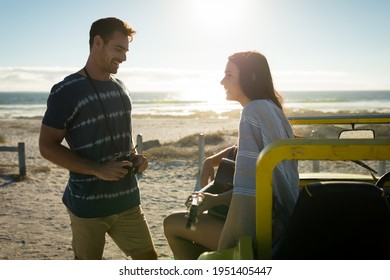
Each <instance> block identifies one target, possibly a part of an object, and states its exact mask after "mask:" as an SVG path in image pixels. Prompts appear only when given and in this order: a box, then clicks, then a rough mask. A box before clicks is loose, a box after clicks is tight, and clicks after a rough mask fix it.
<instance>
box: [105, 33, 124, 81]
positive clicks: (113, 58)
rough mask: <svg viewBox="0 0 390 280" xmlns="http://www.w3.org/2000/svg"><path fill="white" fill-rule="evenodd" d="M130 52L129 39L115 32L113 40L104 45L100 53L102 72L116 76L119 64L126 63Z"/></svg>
mask: <svg viewBox="0 0 390 280" xmlns="http://www.w3.org/2000/svg"><path fill="white" fill-rule="evenodd" d="M128 51H129V38H128V37H127V36H126V35H124V34H122V33H121V32H118V31H115V32H114V33H113V35H112V37H111V39H110V40H109V41H108V42H107V43H106V44H102V47H101V48H100V52H99V61H100V65H101V70H103V71H105V72H107V73H109V74H116V73H117V72H118V68H119V64H120V63H122V62H124V61H126V53H127V52H128Z"/></svg>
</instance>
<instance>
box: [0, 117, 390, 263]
mask: <svg viewBox="0 0 390 280" xmlns="http://www.w3.org/2000/svg"><path fill="white" fill-rule="evenodd" d="M40 121H41V120H40V118H21V119H2V120H0V129H1V130H0V137H1V140H2V143H0V146H16V145H17V143H18V142H24V143H25V145H26V164H27V177H26V178H25V179H23V180H20V181H18V180H17V173H18V158H17V153H13V152H2V153H1V157H0V259H2V260H70V259H72V258H73V251H72V248H71V230H70V225H69V218H68V214H67V212H66V209H65V206H64V205H63V204H62V201H61V197H62V193H63V190H64V187H65V184H66V181H67V171H66V170H64V169H62V168H60V167H57V166H55V165H53V164H51V163H50V162H48V161H46V160H44V159H43V158H42V157H41V156H40V154H39V151H38V135H39V127H40ZM237 125H238V116H237V118H226V119H220V118H210V119H193V118H167V117H166V118H165V117H160V118H141V117H139V118H134V124H133V130H134V135H137V134H142V136H143V141H144V142H146V141H150V140H159V142H160V144H162V146H161V147H159V148H157V149H154V152H153V149H151V150H150V151H145V154H146V155H147V156H148V158H150V166H149V168H148V170H147V171H146V172H145V173H144V174H142V176H141V178H140V189H141V195H142V207H143V209H144V212H145V215H146V218H147V220H148V223H149V226H150V230H151V232H152V236H153V241H154V243H155V247H156V250H157V253H158V257H159V259H172V258H173V257H172V253H171V251H170V249H169V247H168V245H167V242H166V239H165V237H164V234H163V225H162V222H163V219H164V217H166V216H167V215H168V214H170V213H172V212H174V211H178V210H185V206H184V201H185V199H186V198H187V196H188V194H189V193H190V192H191V191H192V190H193V188H194V186H195V182H196V176H197V172H198V161H197V148H198V147H197V145H196V139H197V138H196V135H197V134H199V133H204V134H205V135H214V136H215V137H214V138H213V139H209V140H208V139H206V153H207V154H209V153H212V152H213V151H216V150H219V149H220V148H222V147H226V146H228V145H232V144H233V143H234V141H235V134H236V132H237ZM308 131H310V128H306V133H308ZM300 132H301V133H302V132H304V131H300ZM386 133H387V135H389V134H388V131H387V132H386ZM183 138H184V139H185V140H182V139H183ZM191 141H192V142H195V144H188V143H190V142H191ZM302 168H305V166H303V167H302ZM307 168H310V165H308V166H307ZM337 168H338V170H340V168H341V169H342V168H345V170H348V171H352V172H353V171H355V169H357V170H358V171H361V169H359V168H360V167H358V166H355V165H353V164H348V163H343V164H339V165H338V167H337ZM106 240H107V241H106V242H107V244H106V248H105V252H104V259H115V260H121V259H126V257H125V255H124V254H123V253H122V252H121V251H120V250H119V249H118V248H117V247H116V245H115V244H114V242H113V241H112V240H111V239H110V238H109V237H107V239H106Z"/></svg>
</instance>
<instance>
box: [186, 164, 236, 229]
mask: <svg viewBox="0 0 390 280" xmlns="http://www.w3.org/2000/svg"><path fill="white" fill-rule="evenodd" d="M234 170H235V162H234V161H233V160H231V159H228V158H223V159H222V160H221V163H220V164H219V166H218V169H217V173H216V175H215V179H214V181H212V182H210V183H209V184H207V185H206V186H204V187H203V188H202V189H201V190H200V191H199V192H201V193H205V192H208V193H213V194H218V193H223V192H226V191H229V190H231V189H232V188H233V177H234ZM201 203H202V196H200V195H197V194H193V195H191V196H190V197H189V198H188V199H187V201H186V203H185V205H186V206H187V208H188V210H187V223H186V228H189V229H191V230H195V228H196V227H195V224H196V223H197V217H198V214H199V213H198V208H199V205H200V204H201ZM228 211H229V207H228V206H226V205H217V206H215V207H213V208H210V209H209V210H208V214H209V215H212V216H215V217H219V218H221V219H226V215H227V212H228Z"/></svg>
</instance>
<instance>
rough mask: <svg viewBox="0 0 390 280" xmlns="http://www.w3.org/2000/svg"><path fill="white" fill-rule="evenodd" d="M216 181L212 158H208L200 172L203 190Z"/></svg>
mask: <svg viewBox="0 0 390 280" xmlns="http://www.w3.org/2000/svg"><path fill="white" fill-rule="evenodd" d="M213 180H214V165H213V163H212V159H211V158H207V159H206V160H205V161H204V162H203V165H202V170H201V172H200V187H201V188H203V187H204V186H206V185H207V184H208V183H210V182H211V181H213Z"/></svg>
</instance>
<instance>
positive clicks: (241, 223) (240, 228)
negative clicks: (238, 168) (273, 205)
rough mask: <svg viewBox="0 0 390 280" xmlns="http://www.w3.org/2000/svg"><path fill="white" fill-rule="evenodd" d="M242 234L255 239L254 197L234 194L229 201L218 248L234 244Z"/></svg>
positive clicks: (230, 246)
mask: <svg viewBox="0 0 390 280" xmlns="http://www.w3.org/2000/svg"><path fill="white" fill-rule="evenodd" d="M244 235H249V236H252V239H253V240H256V197H254V196H248V195H239V194H235V195H233V196H232V199H231V202H230V207H229V212H228V215H227V217H226V222H225V225H224V228H223V231H222V234H221V238H220V240H219V244H218V250H222V249H228V248H232V247H234V246H236V245H237V242H238V240H239V238H240V237H241V236H244Z"/></svg>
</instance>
